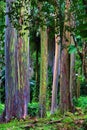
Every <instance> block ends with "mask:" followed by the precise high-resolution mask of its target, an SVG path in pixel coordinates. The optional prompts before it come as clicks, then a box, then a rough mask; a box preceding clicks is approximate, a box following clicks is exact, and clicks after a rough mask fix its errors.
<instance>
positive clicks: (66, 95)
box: [60, 0, 72, 113]
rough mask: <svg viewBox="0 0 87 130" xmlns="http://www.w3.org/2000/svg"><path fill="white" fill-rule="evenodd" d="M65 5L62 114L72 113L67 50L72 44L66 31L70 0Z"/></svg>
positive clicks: (61, 70) (61, 79) (61, 87)
mask: <svg viewBox="0 0 87 130" xmlns="http://www.w3.org/2000/svg"><path fill="white" fill-rule="evenodd" d="M65 4H66V5H65V22H64V33H63V43H62V52H61V62H60V63H61V64H60V109H61V112H62V113H64V112H65V111H71V109H72V103H71V95H70V56H69V53H68V50H67V47H68V46H69V44H70V32H68V31H67V30H65V27H66V26H67V25H68V26H69V25H70V20H69V17H70V16H67V15H68V9H69V8H70V2H69V0H66V3H65ZM67 20H68V21H67Z"/></svg>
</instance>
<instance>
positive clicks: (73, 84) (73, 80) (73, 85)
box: [70, 36, 76, 106]
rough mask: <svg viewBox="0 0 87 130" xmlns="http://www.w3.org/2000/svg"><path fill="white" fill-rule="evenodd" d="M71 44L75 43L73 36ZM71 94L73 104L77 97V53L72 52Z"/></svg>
mask: <svg viewBox="0 0 87 130" xmlns="http://www.w3.org/2000/svg"><path fill="white" fill-rule="evenodd" d="M71 44H74V41H73V37H72V36H71ZM70 95H71V103H72V106H73V101H72V99H73V97H76V76H75V54H74V53H72V54H70Z"/></svg>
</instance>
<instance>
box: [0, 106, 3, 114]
mask: <svg viewBox="0 0 87 130" xmlns="http://www.w3.org/2000/svg"><path fill="white" fill-rule="evenodd" d="M3 111H4V105H3V104H0V115H1V114H2V112H3Z"/></svg>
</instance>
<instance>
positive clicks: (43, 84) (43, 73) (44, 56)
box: [39, 26, 48, 118]
mask: <svg viewBox="0 0 87 130" xmlns="http://www.w3.org/2000/svg"><path fill="white" fill-rule="evenodd" d="M47 46H48V40H47V28H46V26H43V28H41V63H40V64H41V65H40V97H39V103H40V117H41V118H42V117H44V116H45V115H46V88H47V66H48V61H47V60H48V47H47Z"/></svg>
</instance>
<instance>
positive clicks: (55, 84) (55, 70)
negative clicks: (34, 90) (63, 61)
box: [51, 35, 60, 113]
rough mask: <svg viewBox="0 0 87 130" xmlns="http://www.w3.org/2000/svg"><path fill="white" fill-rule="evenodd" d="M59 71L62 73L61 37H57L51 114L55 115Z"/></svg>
mask: <svg viewBox="0 0 87 130" xmlns="http://www.w3.org/2000/svg"><path fill="white" fill-rule="evenodd" d="M59 71H60V45H59V36H58V35H55V59H54V70H53V84H52V104H51V113H54V111H55V110H56V109H57V90H58V78H59V75H60V72H59Z"/></svg>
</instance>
